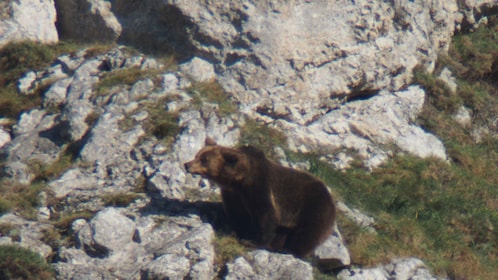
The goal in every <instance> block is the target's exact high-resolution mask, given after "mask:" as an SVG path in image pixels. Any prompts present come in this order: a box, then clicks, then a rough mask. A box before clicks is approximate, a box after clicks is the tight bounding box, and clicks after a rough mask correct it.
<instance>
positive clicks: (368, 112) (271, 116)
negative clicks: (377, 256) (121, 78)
mask: <svg viewBox="0 0 498 280" xmlns="http://www.w3.org/2000/svg"><path fill="white" fill-rule="evenodd" d="M2 5H3V8H5V9H2V11H5V12H2V13H1V14H0V46H3V45H5V44H6V43H7V42H10V41H17V40H21V39H30V40H38V41H40V42H42V43H53V42H56V41H57V40H58V36H59V35H60V37H61V38H64V39H74V40H82V41H83V42H94V41H118V42H119V43H121V44H126V45H129V46H134V47H136V48H138V49H141V50H143V51H144V52H148V51H149V52H150V51H151V50H155V51H157V52H163V53H170V52H172V51H174V52H175V53H177V54H178V56H179V57H180V59H181V60H182V63H181V65H180V66H179V67H178V70H171V69H168V68H166V67H165V65H164V64H163V63H161V61H160V60H157V59H155V58H153V57H152V56H149V55H144V54H142V53H138V52H135V51H130V50H129V49H128V48H127V47H124V46H120V47H115V48H113V49H110V50H108V51H106V52H104V53H101V54H94V53H93V52H92V51H91V50H89V49H83V50H81V51H79V52H77V53H73V54H68V55H62V56H60V57H58V58H57V59H56V60H55V61H54V62H53V64H52V65H51V66H50V67H49V68H47V69H42V70H36V71H30V72H28V73H25V74H24V75H23V77H21V78H20V80H19V83H18V89H19V94H27V95H29V94H33V92H36V89H37V88H40V87H45V86H47V89H46V90H44V92H43V100H42V106H41V107H40V108H35V109H32V110H30V111H27V112H24V113H23V114H22V115H21V116H20V117H19V119H18V120H16V123H15V125H13V126H12V129H11V130H10V131H9V130H8V129H7V127H5V128H1V127H0V148H1V154H2V156H3V158H4V163H3V166H4V168H3V172H2V176H3V177H4V178H7V179H8V180H10V181H14V182H19V183H22V184H30V183H32V182H35V181H36V180H37V176H38V171H39V170H37V169H36V168H34V167H33V166H34V165H36V164H33V163H37V164H38V165H40V164H41V165H44V166H50V165H55V164H57V163H58V162H60V160H61V158H64V157H66V156H68V155H69V156H71V158H72V161H71V163H70V164H69V166H67V168H66V169H65V170H64V172H63V173H61V174H60V175H59V176H57V177H56V178H50V179H49V180H48V181H47V182H46V183H47V186H48V187H47V190H46V191H45V192H43V193H42V194H41V195H40V197H39V200H40V203H41V206H40V207H39V208H38V209H37V211H38V214H37V217H36V219H35V220H28V219H25V218H22V217H21V216H20V215H18V214H17V213H16V212H15V211H13V212H12V213H8V214H4V215H2V216H0V225H9V226H14V227H15V228H17V231H16V232H17V233H16V234H15V236H14V235H13V234H7V235H5V236H0V244H10V243H17V244H20V245H21V246H24V247H28V248H30V249H31V250H34V251H36V252H38V253H40V254H41V255H42V256H44V257H46V258H51V259H52V260H53V266H54V268H55V270H56V273H57V278H58V279H96V278H101V279H115V278H119V279H167V278H168V277H169V278H171V279H183V278H185V277H187V278H192V279H212V278H215V277H220V276H223V277H225V278H227V279H245V278H250V279H253V278H254V279H266V278H279V279H289V278H292V277H294V278H295V279H311V278H313V271H312V266H311V264H310V263H309V262H306V261H303V260H299V259H295V258H293V257H291V256H288V255H281V254H276V253H269V252H266V251H262V250H255V251H251V252H249V253H248V254H246V255H244V256H243V257H238V258H236V259H235V260H233V261H231V262H230V263H228V264H227V265H226V271H220V269H221V268H222V267H223V265H220V264H219V263H217V262H216V261H215V259H216V252H215V247H214V245H213V240H215V239H216V237H215V236H216V232H219V231H223V229H224V225H223V222H222V221H221V222H220V221H219V219H220V209H219V203H217V202H213V197H217V195H218V192H217V189H216V187H215V186H211V185H210V184H209V182H207V181H204V180H200V179H199V178H194V177H192V176H190V175H188V174H186V173H185V171H184V170H183V167H182V164H183V163H184V162H186V161H187V160H190V159H191V158H192V157H193V156H194V154H195V153H196V152H197V150H199V149H200V148H201V147H202V146H203V143H204V139H205V137H206V136H212V137H213V138H214V139H215V140H216V141H217V142H219V143H221V144H223V145H228V146H231V145H235V144H237V143H238V141H239V140H240V138H241V133H242V131H241V130H242V127H243V126H244V124H245V123H247V122H248V121H252V120H257V121H259V122H261V123H264V124H265V125H267V126H270V127H273V128H276V129H278V130H281V131H283V132H284V133H285V134H286V135H287V137H288V146H287V147H280V148H289V149H291V150H293V151H297V152H310V151H313V152H319V153H321V154H323V156H324V157H323V158H324V159H325V160H327V161H329V162H330V163H331V164H334V166H336V167H337V168H347V167H348V165H349V162H350V161H351V160H352V156H351V155H350V154H349V152H348V151H351V150H352V151H354V152H355V153H356V154H358V155H359V157H360V158H361V159H362V160H363V162H364V164H365V165H366V166H367V167H369V168H375V167H376V166H378V165H379V164H381V163H382V162H385V161H386V160H387V159H388V157H389V155H391V154H392V153H393V152H396V151H402V152H407V153H412V154H415V155H418V156H422V157H426V156H435V157H438V158H441V159H445V158H446V152H445V148H444V146H443V144H442V142H441V141H440V140H439V139H437V138H436V137H435V136H434V135H431V134H429V133H427V132H425V131H424V130H422V129H421V128H420V127H417V126H416V125H415V124H414V119H415V118H416V117H417V115H418V114H419V113H420V111H421V109H422V105H423V102H424V95H425V93H424V91H423V90H422V89H421V88H420V87H418V86H417V85H411V84H410V81H411V75H412V71H413V68H414V67H415V66H416V65H417V64H421V65H424V66H425V67H426V68H427V69H428V70H429V71H430V70H431V69H432V68H433V67H434V64H435V60H436V57H437V54H438V53H439V52H444V51H446V50H447V48H448V44H449V41H450V40H451V36H452V35H453V32H454V31H455V30H458V29H460V28H472V26H474V25H475V24H477V21H478V19H479V18H481V17H482V16H483V14H485V13H486V11H489V10H491V8H495V7H496V6H498V2H496V1H464V2H462V1H431V2H430V3H427V2H426V1H414V2H411V1H391V2H380V3H379V2H378V1H368V0H362V1H354V3H353V2H351V1H336V3H334V4H333V5H332V4H327V3H326V2H322V1H317V2H316V3H315V2H310V1H290V2H289V1H269V2H267V1H263V2H261V1H240V2H239V1H236V2H231V3H225V2H223V1H155V0H147V1H132V0H128V1H100V0H92V1H88V0H78V1H64V0H59V1H55V2H54V1H37V0H21V1H7V2H5V3H3V4H0V7H2ZM34 8H36V9H37V11H43V12H39V13H31V12H30V11H31V9H34ZM26 14H29V15H30V16H29V17H26ZM55 15H56V17H55ZM56 18H57V24H55V20H56ZM33 22H36V24H33ZM137 72H138V73H140V75H138V76H137V78H136V80H133V81H131V82H128V83H113V84H110V85H105V83H104V82H105V81H108V78H109V77H112V75H119V73H124V75H125V76H131V75H133V73H137ZM213 80H216V81H218V82H219V83H220V84H221V86H222V87H223V89H224V90H225V91H226V92H227V93H228V95H229V96H230V98H232V99H233V101H234V102H235V103H236V104H237V105H238V109H237V110H235V111H231V112H230V111H229V112H222V110H221V109H220V107H221V106H222V105H220V104H216V103H214V102H213V100H209V99H206V98H205V97H202V96H199V92H198V91H196V90H195V85H196V84H198V83H200V82H201V83H202V82H204V83H209V82H211V81H213ZM199 100H200V101H199ZM158 112H159V113H158ZM168 118H171V119H172V121H171V122H170V123H166V124H164V126H160V128H161V129H160V130H159V131H157V130H154V127H157V121H158V119H168ZM154 125H155V126H154ZM151 126H152V130H151ZM281 161H282V162H283V163H284V164H293V163H288V162H287V159H286V158H285V155H282V156H281ZM296 166H306V164H301V165H299V164H297V165H296ZM331 187H333V186H331ZM117 195H121V196H128V197H129V196H132V199H131V200H130V201H131V202H130V203H125V204H124V205H114V206H110V205H112V203H109V202H108V201H109V199H108V198H109V197H116V196H117ZM340 205H341V207H340V209H341V212H342V213H344V214H345V215H347V216H348V217H351V218H352V219H354V220H358V223H359V224H362V225H368V224H370V225H371V224H372V223H373V221H371V219H369V218H368V217H364V215H361V214H358V213H356V212H355V211H354V210H350V209H348V208H347V206H346V205H344V204H342V203H341V204H340ZM117 206H122V207H117ZM75 213H91V215H90V216H89V217H86V218H83V217H81V218H78V219H74V221H72V222H71V224H70V226H69V228H68V229H67V233H68V236H69V238H70V239H71V240H72V242H64V243H62V245H61V244H59V245H54V242H53V240H50V239H47V234H46V233H47V232H51V231H54V230H56V229H57V230H59V229H60V228H57V224H54V221H57V220H60V219H61V218H62V217H66V216H70V215H73V214H75ZM358 217H359V218H358ZM316 255H317V258H319V260H320V262H322V263H325V264H326V265H329V266H335V267H336V266H337V263H339V266H347V265H349V264H350V258H349V254H348V252H347V249H346V247H345V245H344V244H343V243H342V242H341V239H340V234H339V233H338V232H336V233H335V234H334V235H333V236H331V238H330V239H329V240H328V242H327V243H326V244H325V245H324V247H321V248H319V249H318V250H317V252H316ZM338 277H339V278H340V279H373V278H375V279H390V278H391V277H395V278H396V279H410V278H418V279H428V278H435V277H434V276H431V275H430V273H429V272H428V270H427V269H426V268H425V266H424V264H423V262H422V261H420V260H418V259H396V260H393V262H392V263H391V264H388V265H379V267H376V268H371V269H363V270H361V269H343V270H342V271H341V272H340V273H339V274H338Z"/></svg>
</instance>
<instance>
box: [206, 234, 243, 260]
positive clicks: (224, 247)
mask: <svg viewBox="0 0 498 280" xmlns="http://www.w3.org/2000/svg"><path fill="white" fill-rule="evenodd" d="M214 249H215V251H216V263H217V264H219V265H224V264H226V263H227V262H229V261H232V260H234V259H235V258H236V257H238V256H243V255H244V254H245V253H246V252H247V248H246V247H245V246H244V245H242V244H241V242H240V241H239V240H238V239H237V238H236V237H235V236H231V235H221V236H218V235H217V236H216V239H215V241H214Z"/></svg>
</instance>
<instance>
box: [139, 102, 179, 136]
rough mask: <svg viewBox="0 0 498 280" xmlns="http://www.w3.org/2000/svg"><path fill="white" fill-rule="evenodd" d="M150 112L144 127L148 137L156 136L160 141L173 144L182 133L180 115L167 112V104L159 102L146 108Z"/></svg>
mask: <svg viewBox="0 0 498 280" xmlns="http://www.w3.org/2000/svg"><path fill="white" fill-rule="evenodd" d="M145 108H146V110H147V111H148V112H149V117H148V118H147V120H146V121H145V123H144V125H143V127H144V129H145V131H146V133H147V134H148V135H154V136H155V137H156V138H158V139H159V140H162V141H164V142H166V144H167V145H169V144H171V143H172V142H173V140H174V138H175V137H176V135H178V133H180V126H179V125H178V115H177V114H176V113H171V112H168V111H166V102H165V101H164V100H163V101H159V102H156V103H155V104H150V105H148V106H146V107H145Z"/></svg>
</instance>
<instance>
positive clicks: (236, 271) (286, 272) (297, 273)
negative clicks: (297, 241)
mask: <svg viewBox="0 0 498 280" xmlns="http://www.w3.org/2000/svg"><path fill="white" fill-rule="evenodd" d="M227 270H228V273H227V275H226V276H225V279H227V280H235V279H254V280H256V279H258V280H259V279H261V280H262V279H282V280H283V279H296V280H297V279H299V280H301V279H303V280H304V279H313V271H312V268H311V265H310V264H309V263H307V262H304V261H302V260H299V259H296V258H294V257H293V256H292V255H285V254H278V253H270V252H268V251H265V250H257V251H253V252H251V253H249V254H248V256H247V257H238V258H237V259H235V260H234V261H232V262H230V263H228V264H227Z"/></svg>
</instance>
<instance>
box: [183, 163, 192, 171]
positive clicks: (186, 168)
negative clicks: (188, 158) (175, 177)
mask: <svg viewBox="0 0 498 280" xmlns="http://www.w3.org/2000/svg"><path fill="white" fill-rule="evenodd" d="M183 167H185V170H186V171H187V172H190V170H189V168H190V162H186V163H185V164H184V165H183Z"/></svg>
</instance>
